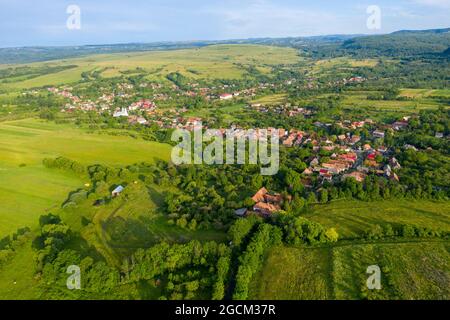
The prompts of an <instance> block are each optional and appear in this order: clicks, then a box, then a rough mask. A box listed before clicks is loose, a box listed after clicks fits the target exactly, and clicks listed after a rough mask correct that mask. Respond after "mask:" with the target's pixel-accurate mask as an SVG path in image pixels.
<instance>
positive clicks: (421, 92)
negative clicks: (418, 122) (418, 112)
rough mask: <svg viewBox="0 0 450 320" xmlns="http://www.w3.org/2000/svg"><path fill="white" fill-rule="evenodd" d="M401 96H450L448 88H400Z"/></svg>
mask: <svg viewBox="0 0 450 320" xmlns="http://www.w3.org/2000/svg"><path fill="white" fill-rule="evenodd" d="M400 96H401V97H407V98H411V99H421V98H432V97H436V96H443V97H447V98H448V97H450V89H441V90H433V89H401V90H400Z"/></svg>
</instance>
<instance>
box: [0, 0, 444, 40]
mask: <svg viewBox="0 0 450 320" xmlns="http://www.w3.org/2000/svg"><path fill="white" fill-rule="evenodd" d="M73 6H75V7H73ZM373 6H376V8H378V9H377V10H379V15H380V24H379V25H378V26H377V27H376V28H369V27H368V25H367V20H368V19H369V18H370V16H371V15H372V14H373V13H374V11H373V8H372V9H371V7H373ZM0 7H1V8H2V10H1V11H0V28H1V30H2V33H1V35H0V47H1V48H21V47H71V46H89V45H91V46H102V45H103V46H104V45H113V44H148V43H170V42H174V43H180V42H195V41H231V40H244V39H261V38H302V37H305V38H307V37H320V36H335V35H377V34H389V33H392V32H395V31H401V30H427V29H442V28H447V27H446V26H448V25H449V18H448V17H449V14H450V0H395V1H387V0H379V1H376V2H375V1H366V0H363V1H358V2H355V1H350V0H345V1H342V2H340V3H339V4H336V3H334V1H333V2H332V1H327V0H318V1H316V2H315V3H308V2H307V1H294V0H280V1H274V0H247V1H237V0H230V1H227V2H226V3H224V1H218V0H212V1H208V2H206V3H205V2H204V1H201V0H194V1H191V2H190V3H185V2H182V1H180V0H168V1H162V0H153V1H151V3H143V2H141V1H138V0H134V1H130V2H128V3H126V4H124V3H121V2H120V1H118V0H112V1H102V0H100V1H97V2H96V3H90V2H89V1H87V0H78V1H56V0H46V1H41V2H40V4H39V5H38V6H30V5H27V4H26V2H25V1H12V0H0ZM77 10H79V14H78V12H77ZM74 15H75V18H76V19H78V20H77V21H75V20H76V19H75V20H73V17H74ZM74 21H75V22H76V23H78V25H75V27H74V28H69V24H70V23H74Z"/></svg>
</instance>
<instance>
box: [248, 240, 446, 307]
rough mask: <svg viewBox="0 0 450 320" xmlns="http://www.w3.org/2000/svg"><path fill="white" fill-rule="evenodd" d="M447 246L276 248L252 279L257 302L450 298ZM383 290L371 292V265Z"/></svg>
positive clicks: (431, 243)
mask: <svg viewBox="0 0 450 320" xmlns="http://www.w3.org/2000/svg"><path fill="white" fill-rule="evenodd" d="M448 250H449V243H448V242H420V243H378V244H349V245H341V246H340V245H336V246H334V247H329V248H291V247H275V248H272V249H271V250H270V251H269V252H268V254H267V257H266V258H265V262H264V264H263V267H262V269H261V270H260V272H259V273H258V274H257V275H256V276H255V278H254V279H253V281H252V284H251V288H252V292H253V296H252V298H253V299H263V300H271V299H285V300H296V299H308V300H323V299H338V300H341V299H345V300H347V299H394V300H395V299H405V300H410V299H449V298H450V290H449V288H450V263H449V261H450V255H449V251H448ZM371 265H378V266H379V267H380V269H381V290H368V289H367V287H366V281H367V278H368V276H369V275H368V274H366V270H367V267H368V266H371Z"/></svg>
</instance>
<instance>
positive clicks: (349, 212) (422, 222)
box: [305, 200, 450, 238]
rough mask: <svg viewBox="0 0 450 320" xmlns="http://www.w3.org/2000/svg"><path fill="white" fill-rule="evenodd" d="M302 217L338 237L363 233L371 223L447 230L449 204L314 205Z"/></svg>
mask: <svg viewBox="0 0 450 320" xmlns="http://www.w3.org/2000/svg"><path fill="white" fill-rule="evenodd" d="M305 217H306V218H308V219H311V220H313V221H316V222H319V223H321V224H323V225H324V226H326V227H330V228H331V227H334V228H336V230H337V231H338V233H339V235H340V237H341V238H350V237H355V236H357V235H361V233H363V232H365V231H367V230H368V229H369V228H370V227H371V226H373V225H374V224H379V225H385V224H387V223H389V224H392V225H395V224H416V225H418V226H422V227H432V228H435V229H442V230H446V231H450V203H449V202H448V201H446V202H432V201H425V200H422V201H407V200H395V201H377V202H362V201H336V202H333V203H330V204H327V205H316V206H314V207H313V209H312V212H310V213H308V214H306V215H305Z"/></svg>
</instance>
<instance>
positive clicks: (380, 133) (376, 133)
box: [372, 130, 384, 138]
mask: <svg viewBox="0 0 450 320" xmlns="http://www.w3.org/2000/svg"><path fill="white" fill-rule="evenodd" d="M372 135H373V136H374V137H375V138H384V131H380V130H375V131H374V132H373V133H372Z"/></svg>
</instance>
